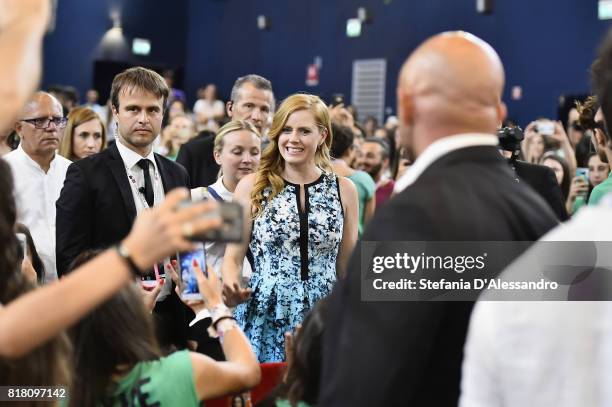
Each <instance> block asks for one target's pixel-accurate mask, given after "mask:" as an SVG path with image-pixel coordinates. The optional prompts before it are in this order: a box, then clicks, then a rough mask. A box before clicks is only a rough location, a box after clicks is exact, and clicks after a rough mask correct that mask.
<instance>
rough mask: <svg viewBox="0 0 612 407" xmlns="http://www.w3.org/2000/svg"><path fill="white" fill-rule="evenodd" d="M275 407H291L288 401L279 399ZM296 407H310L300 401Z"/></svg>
mask: <svg viewBox="0 0 612 407" xmlns="http://www.w3.org/2000/svg"><path fill="white" fill-rule="evenodd" d="M276 407H291V403H289V400H282V399H279V400H276ZM297 407H310V404H308V403H304V402H303V401H300V402H299V403H298V405H297Z"/></svg>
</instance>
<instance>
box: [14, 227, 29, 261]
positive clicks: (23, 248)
mask: <svg viewBox="0 0 612 407" xmlns="http://www.w3.org/2000/svg"><path fill="white" fill-rule="evenodd" d="M15 236H17V240H19V254H20V257H19V258H20V259H21V260H23V259H24V258H25V256H26V254H27V253H28V249H27V247H28V241H27V238H26V235H25V233H15Z"/></svg>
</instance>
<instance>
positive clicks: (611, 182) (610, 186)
mask: <svg viewBox="0 0 612 407" xmlns="http://www.w3.org/2000/svg"><path fill="white" fill-rule="evenodd" d="M610 192H612V171H610V175H608V178H606V179H605V180H604V182H602V183H601V184H599V185H597V186H596V187H595V188H593V190H592V191H591V196H590V197H589V205H597V204H598V203H599V201H601V198H603V197H604V195H606V194H608V193H610Z"/></svg>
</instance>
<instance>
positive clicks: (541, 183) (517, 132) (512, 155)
mask: <svg viewBox="0 0 612 407" xmlns="http://www.w3.org/2000/svg"><path fill="white" fill-rule="evenodd" d="M497 136H498V138H499V146H500V149H501V153H502V155H503V156H504V157H505V158H506V159H507V160H508V164H510V167H511V168H512V170H513V171H514V173H515V176H516V178H515V179H516V181H517V182H521V181H524V182H525V183H527V184H528V185H529V186H530V187H531V188H533V189H534V190H535V191H536V192H537V193H538V194H539V195H540V196H541V197H542V198H544V200H545V201H546V202H547V203H548V205H549V206H550V208H551V209H552V210H553V212H554V213H555V214H556V215H557V218H558V219H559V220H560V221H566V220H567V218H568V216H567V211H566V209H565V199H564V197H563V193H562V191H561V188H560V186H559V184H558V182H557V178H556V176H555V173H554V171H553V170H552V169H550V168H548V167H546V166H544V165H539V164H532V163H528V162H525V161H522V160H519V159H518V156H519V154H520V152H521V145H522V144H524V141H523V140H524V137H525V135H524V133H523V130H522V129H521V128H520V127H519V126H516V125H515V126H507V127H504V128H502V129H500V130H498V132H497Z"/></svg>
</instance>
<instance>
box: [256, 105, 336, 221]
mask: <svg viewBox="0 0 612 407" xmlns="http://www.w3.org/2000/svg"><path fill="white" fill-rule="evenodd" d="M298 110H308V111H309V112H310V113H312V116H313V117H314V120H315V123H316V125H317V127H319V129H320V130H321V131H325V132H327V137H326V138H325V141H324V142H323V144H321V146H319V147H318V148H317V151H316V153H315V164H316V166H317V167H319V168H320V169H321V170H323V171H326V172H332V168H331V158H330V154H329V151H330V148H331V144H332V129H331V119H330V117H329V110H328V109H327V106H326V105H325V103H323V101H322V100H321V98H319V97H318V96H315V95H308V94H303V93H298V94H294V95H291V96H289V97H288V98H287V99H285V100H284V101H283V103H281V105H280V107H279V108H278V110H277V111H276V113H275V114H274V118H273V119H272V127H271V128H270V133H269V134H268V137H269V139H270V143H269V144H268V146H267V147H266V149H265V150H264V151H263V153H262V154H261V161H260V163H259V170H258V171H257V174H256V176H255V185H254V186H253V191H252V192H251V204H252V206H253V219H255V218H256V217H257V216H259V215H260V214H261V211H262V209H263V203H264V201H271V200H272V199H274V197H275V196H276V195H278V194H279V193H280V192H281V191H282V190H283V188H284V186H285V181H284V180H283V178H282V177H281V171H282V170H283V167H284V164H285V162H284V159H283V157H282V155H281V154H280V151H279V148H278V138H279V136H280V134H281V132H282V130H283V128H284V127H285V124H286V123H287V120H288V119H289V116H291V114H293V113H294V112H296V111H298ZM268 187H270V188H271V189H272V191H271V193H270V194H269V195H268V196H264V190H265V189H266V188H268Z"/></svg>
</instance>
